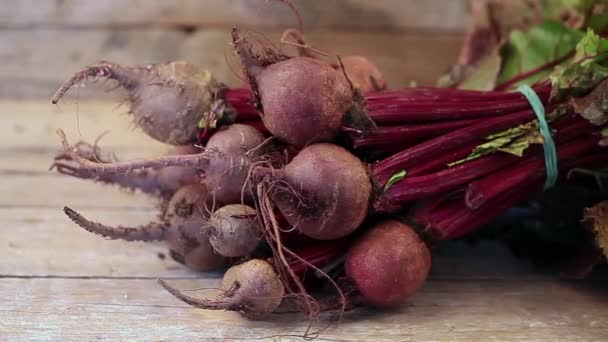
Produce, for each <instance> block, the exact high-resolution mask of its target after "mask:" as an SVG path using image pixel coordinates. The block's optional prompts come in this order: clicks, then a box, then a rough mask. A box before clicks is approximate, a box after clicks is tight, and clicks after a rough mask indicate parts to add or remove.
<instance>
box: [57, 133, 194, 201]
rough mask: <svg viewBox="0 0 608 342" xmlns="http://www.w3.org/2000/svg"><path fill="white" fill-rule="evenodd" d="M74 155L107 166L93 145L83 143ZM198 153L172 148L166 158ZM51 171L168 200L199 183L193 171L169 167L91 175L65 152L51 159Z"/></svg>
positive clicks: (188, 147)
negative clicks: (180, 190)
mask: <svg viewBox="0 0 608 342" xmlns="http://www.w3.org/2000/svg"><path fill="white" fill-rule="evenodd" d="M73 152H74V153H76V154H77V155H78V156H80V157H81V158H84V159H86V160H89V161H94V162H101V163H111V162H112V158H111V156H110V154H109V153H107V152H106V151H102V150H101V148H100V147H99V146H97V144H90V143H87V142H84V141H80V142H78V143H77V144H76V145H75V146H74V151H73ZM197 153H200V149H199V148H197V147H195V146H192V145H184V146H174V147H172V148H171V149H169V151H168V153H167V155H179V154H197ZM51 169H56V170H57V172H59V173H61V174H64V175H68V176H72V177H76V178H80V179H90V180H93V181H95V182H100V183H104V184H111V185H117V186H119V187H121V188H124V189H127V190H131V191H136V190H138V191H141V192H143V193H147V194H152V195H157V196H160V197H164V198H170V197H171V196H173V194H174V193H175V192H176V191H177V190H178V189H179V188H180V187H182V186H184V185H188V184H194V183H199V182H200V178H199V176H198V174H197V172H196V169H195V168H193V167H183V166H170V167H166V168H161V169H151V170H136V171H132V172H128V173H95V172H91V170H90V169H89V168H87V167H83V166H82V165H80V164H79V163H78V162H77V161H75V160H74V159H73V158H72V157H71V156H70V155H69V154H67V153H65V151H63V150H62V151H60V152H59V153H58V154H57V155H56V156H55V158H54V161H53V164H52V166H51Z"/></svg>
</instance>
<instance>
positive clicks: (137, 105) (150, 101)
mask: <svg viewBox="0 0 608 342" xmlns="http://www.w3.org/2000/svg"><path fill="white" fill-rule="evenodd" d="M90 78H93V79H110V80H114V81H116V82H117V83H118V85H119V86H120V87H122V88H124V89H125V90H126V91H127V93H128V95H129V102H130V105H131V107H130V110H129V112H130V113H131V114H132V115H133V118H134V119H135V123H136V124H137V126H139V127H141V128H142V129H143V130H144V132H146V134H148V135H149V136H151V137H152V138H154V139H156V140H158V141H161V142H165V143H168V144H173V145H184V144H187V143H192V142H195V141H196V139H197V136H198V130H199V128H198V127H199V126H198V124H199V122H200V121H201V119H203V118H204V116H205V115H206V113H208V112H210V111H211V109H212V105H213V103H214V101H215V100H216V98H217V96H218V94H219V93H220V91H221V86H220V84H219V83H218V82H216V81H215V80H214V79H213V77H212V76H211V74H210V73H209V72H208V71H206V70H202V69H200V68H199V67H197V66H195V65H193V64H190V63H188V62H183V61H178V62H170V63H165V64H151V65H144V66H134V67H123V66H121V65H118V64H116V63H111V62H99V63H97V64H94V65H90V66H88V67H86V68H84V69H83V70H81V71H79V72H78V73H76V74H75V75H74V76H73V77H72V78H71V79H69V80H68V81H67V82H66V83H65V84H64V85H63V86H62V87H61V88H60V89H59V90H58V91H57V93H56V94H55V96H53V99H52V103H57V102H58V101H59V99H60V98H61V97H62V96H63V95H64V94H65V93H66V92H67V91H68V89H70V88H71V87H72V86H73V85H75V84H77V83H78V82H81V81H83V80H86V79H90Z"/></svg>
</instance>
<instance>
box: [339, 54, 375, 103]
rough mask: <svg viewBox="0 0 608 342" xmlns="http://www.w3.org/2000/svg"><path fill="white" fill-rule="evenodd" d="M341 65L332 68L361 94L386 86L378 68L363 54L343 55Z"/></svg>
mask: <svg viewBox="0 0 608 342" xmlns="http://www.w3.org/2000/svg"><path fill="white" fill-rule="evenodd" d="M340 60H341V62H342V66H344V72H342V69H341V68H342V66H340V65H335V66H334V68H335V69H336V70H337V71H338V73H339V74H340V75H341V78H343V79H344V81H346V77H345V76H344V73H346V76H348V81H350V82H351V83H352V85H353V87H354V88H355V89H358V90H359V91H360V92H361V93H362V94H367V93H371V92H374V91H380V90H384V89H386V88H387V85H386V80H385V79H384V76H383V75H382V73H381V72H380V69H378V67H377V66H376V65H375V64H374V63H372V62H371V61H370V60H369V59H367V58H365V57H363V56H344V57H341V58H340Z"/></svg>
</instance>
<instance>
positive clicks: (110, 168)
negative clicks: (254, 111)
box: [59, 124, 269, 203]
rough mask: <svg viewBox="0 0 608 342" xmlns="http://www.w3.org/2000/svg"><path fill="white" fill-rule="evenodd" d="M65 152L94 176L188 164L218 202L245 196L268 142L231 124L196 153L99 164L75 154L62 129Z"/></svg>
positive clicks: (250, 130)
mask: <svg viewBox="0 0 608 342" xmlns="http://www.w3.org/2000/svg"><path fill="white" fill-rule="evenodd" d="M59 133H60V135H61V137H62V139H63V146H64V151H65V154H67V155H69V156H70V158H71V159H72V160H74V161H75V162H76V163H78V164H79V167H81V168H83V169H86V170H88V171H89V172H91V173H94V174H97V175H108V174H120V173H128V172H133V171H135V170H141V169H149V168H153V169H154V168H167V167H174V166H179V167H188V168H194V169H196V170H197V172H198V173H200V174H201V177H202V181H203V182H204V183H205V184H206V185H207V188H208V189H210V191H211V193H212V195H213V197H214V198H215V200H216V201H218V202H221V203H235V202H240V201H241V198H243V197H244V198H247V196H248V194H249V193H248V192H247V191H245V192H244V193H243V190H246V187H245V183H246V181H247V176H248V174H249V167H250V166H251V164H252V163H255V162H257V161H260V160H262V158H263V157H266V156H267V155H268V153H267V152H268V151H269V148H268V147H269V145H264V144H263V142H264V137H263V136H262V134H261V133H260V132H259V131H257V130H256V129H255V128H253V127H251V126H248V125H242V124H233V125H230V126H226V127H223V128H222V129H221V130H220V131H218V132H216V133H215V134H214V135H213V136H212V137H211V139H209V142H208V143H207V146H206V148H205V149H204V150H203V151H202V152H201V153H198V154H191V155H172V156H164V157H160V158H157V159H151V160H133V161H125V162H116V163H100V162H97V161H92V160H87V159H86V158H82V157H81V156H79V155H78V153H77V152H75V151H74V148H73V147H71V146H70V145H69V143H68V142H67V141H66V139H65V135H64V134H63V132H61V131H60V132H59Z"/></svg>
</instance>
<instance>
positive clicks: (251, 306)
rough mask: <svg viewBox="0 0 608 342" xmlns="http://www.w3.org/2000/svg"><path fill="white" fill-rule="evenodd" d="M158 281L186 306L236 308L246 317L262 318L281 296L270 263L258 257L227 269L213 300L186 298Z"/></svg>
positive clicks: (278, 284)
mask: <svg viewBox="0 0 608 342" xmlns="http://www.w3.org/2000/svg"><path fill="white" fill-rule="evenodd" d="M159 283H160V285H162V286H163V287H164V288H165V289H166V290H167V291H169V293H171V294H172V295H174V296H175V297H177V298H178V299H179V300H181V301H183V302H185V303H187V304H189V305H192V306H195V307H198V308H202V309H207V310H230V311H237V312H240V313H241V314H243V315H244V316H247V317H250V318H262V317H264V316H266V315H268V314H269V313H271V312H273V311H274V310H276V309H277V308H278V307H279V305H280V304H281V301H282V300H283V297H284V296H285V288H284V286H283V283H281V280H280V279H279V276H278V275H277V273H276V272H275V271H274V269H273V267H272V265H270V264H269V263H268V262H267V261H264V260H260V259H252V260H249V261H246V262H245V263H242V264H240V265H236V266H233V267H231V268H230V269H228V271H226V274H225V275H224V278H223V279H222V285H221V289H222V290H223V291H224V292H223V293H222V294H221V295H220V296H218V297H217V298H216V299H213V300H211V299H199V298H194V297H190V296H187V295H185V294H183V293H182V292H180V291H179V290H177V289H175V288H173V287H172V286H170V285H168V284H167V283H165V282H164V281H162V280H160V281H159Z"/></svg>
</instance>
